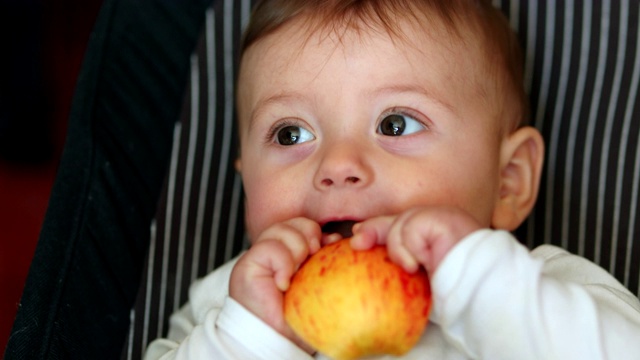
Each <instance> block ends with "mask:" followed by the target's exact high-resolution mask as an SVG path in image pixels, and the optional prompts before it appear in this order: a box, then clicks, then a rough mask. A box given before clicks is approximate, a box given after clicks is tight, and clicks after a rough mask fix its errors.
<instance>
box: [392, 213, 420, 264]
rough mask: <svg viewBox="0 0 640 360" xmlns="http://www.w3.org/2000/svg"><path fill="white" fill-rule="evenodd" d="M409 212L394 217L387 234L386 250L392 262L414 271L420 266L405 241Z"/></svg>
mask: <svg viewBox="0 0 640 360" xmlns="http://www.w3.org/2000/svg"><path fill="white" fill-rule="evenodd" d="M409 219H410V214H403V215H401V216H399V217H398V218H396V219H395V221H394V222H393V224H392V225H391V228H390V229H389V233H388V235H387V252H388V253H389V257H390V258H391V260H392V261H393V262H395V263H396V264H399V265H400V266H402V268H403V269H405V271H407V272H410V273H413V272H416V271H417V270H418V268H419V266H420V264H419V263H418V260H417V259H416V257H415V256H414V254H413V252H412V250H411V249H410V248H409V247H407V244H406V243H405V241H406V239H407V235H408V234H410V233H411V232H410V231H408V229H407V222H409Z"/></svg>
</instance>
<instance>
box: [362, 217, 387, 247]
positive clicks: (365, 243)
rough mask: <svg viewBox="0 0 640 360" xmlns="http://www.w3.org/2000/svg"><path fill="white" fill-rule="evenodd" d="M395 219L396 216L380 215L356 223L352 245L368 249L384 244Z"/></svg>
mask: <svg viewBox="0 0 640 360" xmlns="http://www.w3.org/2000/svg"><path fill="white" fill-rule="evenodd" d="M394 220H395V217H394V216H378V217H375V218H371V219H368V220H365V221H363V222H361V223H358V224H356V225H354V227H353V236H352V237H351V247H352V248H353V249H355V250H367V249H370V248H372V247H373V246H375V245H384V244H385V243H386V241H387V235H388V233H389V229H390V228H391V224H393V221H394Z"/></svg>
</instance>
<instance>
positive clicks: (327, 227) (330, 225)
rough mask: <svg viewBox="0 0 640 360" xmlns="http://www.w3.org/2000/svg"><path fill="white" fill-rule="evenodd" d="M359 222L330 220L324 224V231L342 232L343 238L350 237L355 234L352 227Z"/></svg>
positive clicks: (325, 232) (326, 232)
mask: <svg viewBox="0 0 640 360" xmlns="http://www.w3.org/2000/svg"><path fill="white" fill-rule="evenodd" d="M357 222H358V221H356V220H336V221H329V222H326V223H325V224H324V225H322V233H323V234H340V235H341V236H342V237H343V238H349V237H351V236H353V231H352V228H353V225H355V224H356V223H357Z"/></svg>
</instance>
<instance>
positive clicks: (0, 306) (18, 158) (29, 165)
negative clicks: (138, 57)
mask: <svg viewBox="0 0 640 360" xmlns="http://www.w3.org/2000/svg"><path fill="white" fill-rule="evenodd" d="M101 4H102V0H58V1H45V0H40V1H35V0H0V11H2V12H4V14H3V15H0V18H2V19H4V20H5V21H3V23H4V24H3V25H2V27H0V31H2V32H3V34H2V35H0V40H1V39H5V40H6V39H9V40H10V41H3V42H2V46H3V50H2V53H3V55H2V56H3V57H5V59H4V60H3V62H2V63H1V64H2V65H3V66H4V67H5V68H4V69H1V70H0V81H3V82H4V83H3V84H2V85H3V89H4V88H7V87H8V88H9V90H10V92H9V93H7V92H6V91H5V92H4V93H0V96H4V97H5V99H0V100H5V102H6V99H7V98H8V97H9V96H8V95H14V93H13V92H11V90H12V88H11V87H12V86H15V88H19V87H20V86H21V85H24V86H30V87H33V91H32V92H30V91H25V93H26V94H30V93H32V94H39V95H40V96H33V97H28V100H27V104H28V105H27V107H29V106H33V107H34V108H36V107H37V109H39V110H40V112H39V115H37V116H35V115H33V113H28V114H25V113H20V114H17V115H15V114H14V115H15V116H14V117H15V118H14V119H11V120H12V121H16V123H17V124H19V125H20V126H18V127H17V128H18V129H17V130H16V129H13V130H11V131H13V132H14V133H15V134H13V133H12V134H11V135H10V136H11V137H12V138H14V139H18V140H19V141H16V146H13V144H12V143H10V142H8V141H4V144H5V146H4V147H3V148H2V154H0V355H1V354H2V353H3V352H4V349H5V347H6V344H7V340H8V337H9V334H10V330H11V326H12V324H13V319H14V317H15V313H16V309H17V306H18V302H19V299H20V296H21V294H22V289H23V286H24V281H25V279H26V276H27V272H28V269H29V264H30V262H31V258H32V255H33V252H34V249H35V246H36V243H37V239H38V235H39V233H40V228H41V226H42V221H43V218H44V214H45V211H46V207H47V202H48V199H49V194H50V191H51V186H52V184H53V180H54V178H55V173H56V169H57V166H58V163H59V159H60V155H61V153H62V148H63V145H64V138H65V133H66V128H67V117H68V115H69V109H70V106H71V99H72V96H73V92H74V89H75V83H76V78H77V75H78V72H79V70H80V66H81V63H82V60H83V57H84V52H85V49H86V46H87V42H88V40H89V36H90V33H91V30H92V28H93V25H94V22H95V19H96V16H97V14H98V12H99V9H100V5H101ZM7 19H9V20H7ZM25 34H28V35H29V36H25ZM7 43H9V46H8V47H9V48H8V49H7V47H6V45H5V44H7ZM25 49H27V51H25ZM12 56H13V58H12ZM12 60H15V61H12ZM16 64H17V65H16ZM25 64H26V65H25ZM34 64H35V65H34ZM23 65H25V66H23ZM16 78H18V79H21V78H24V79H27V78H28V79H30V81H24V82H18V83H17V84H14V83H12V80H11V79H14V80H13V81H14V82H15V79H16ZM8 85H11V86H8ZM23 90H24V89H23ZM27 90H29V89H27ZM23 97H24V96H23ZM11 101H15V100H13V99H11ZM23 115H24V116H23ZM3 131H5V134H7V133H8V130H6V129H4V130H3ZM29 141H33V142H34V143H35V144H31V143H29ZM38 145H42V146H38Z"/></svg>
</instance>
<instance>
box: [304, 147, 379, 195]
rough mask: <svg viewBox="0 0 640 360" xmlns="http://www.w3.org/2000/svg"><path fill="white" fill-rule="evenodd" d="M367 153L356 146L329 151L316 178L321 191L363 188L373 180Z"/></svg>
mask: <svg viewBox="0 0 640 360" xmlns="http://www.w3.org/2000/svg"><path fill="white" fill-rule="evenodd" d="M365 155H366V152H365V151H363V149H359V148H357V147H354V146H337V147H333V148H331V149H329V150H327V151H326V152H325V154H324V156H323V157H322V160H321V162H320V164H319V166H318V171H317V173H316V177H315V183H316V186H317V187H318V188H319V189H328V188H340V187H363V186H366V185H367V184H368V183H369V182H370V181H371V179H372V178H373V173H372V170H371V167H370V166H369V164H368V162H367V159H366V156H365Z"/></svg>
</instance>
